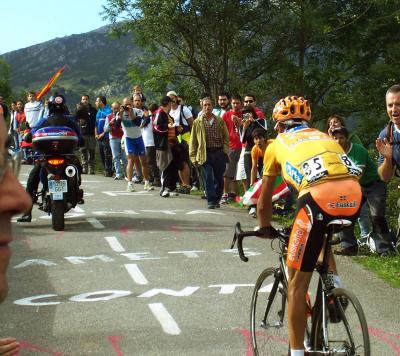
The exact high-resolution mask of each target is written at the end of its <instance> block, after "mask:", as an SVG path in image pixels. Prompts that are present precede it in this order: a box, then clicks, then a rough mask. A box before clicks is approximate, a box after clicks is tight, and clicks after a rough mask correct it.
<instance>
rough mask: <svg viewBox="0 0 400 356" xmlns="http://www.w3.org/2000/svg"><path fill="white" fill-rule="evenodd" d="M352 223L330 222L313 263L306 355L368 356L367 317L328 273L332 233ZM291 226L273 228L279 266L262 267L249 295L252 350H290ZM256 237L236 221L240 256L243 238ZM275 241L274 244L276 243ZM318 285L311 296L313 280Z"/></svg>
mask: <svg viewBox="0 0 400 356" xmlns="http://www.w3.org/2000/svg"><path fill="white" fill-rule="evenodd" d="M350 224H351V222H350V221H348V220H343V219H337V220H332V221H331V222H329V223H328V232H327V234H326V236H325V238H326V241H325V246H328V248H325V249H324V252H323V258H322V261H321V262H318V263H317V266H316V267H315V271H316V272H317V274H316V277H317V278H316V279H317V280H316V281H314V282H313V283H312V284H310V287H309V291H308V293H307V297H306V300H305V301H304V302H305V303H306V309H307V316H306V318H307V324H306V331H305V337H304V346H305V351H306V354H308V355H346V356H350V355H351V356H356V355H357V356H358V355H359V356H367V355H368V356H369V355H370V342H369V334H368V326H367V321H366V319H365V315H364V312H363V310H362V307H361V304H360V302H359V301H358V299H357V297H356V296H355V295H354V294H353V293H351V292H349V291H347V290H345V289H342V288H335V287H334V285H333V280H332V278H331V277H332V276H331V275H330V274H329V273H328V258H329V253H328V252H329V250H330V242H331V239H332V235H333V234H334V233H336V232H338V231H340V229H342V228H343V227H345V226H349V225H350ZM289 234H290V230H288V229H280V230H276V234H275V235H276V236H273V238H272V239H271V247H272V248H273V249H274V250H275V251H277V253H278V255H279V264H278V267H271V268H267V269H265V270H264V271H262V272H261V274H260V275H259V277H258V279H257V282H256V284H255V287H254V291H253V296H252V299H251V313H250V332H251V343H252V347H253V352H254V354H255V355H290V346H289V337H288V336H289V333H288V324H287V315H286V314H287V313H286V309H287V296H288V272H287V271H288V269H287V266H286V254H287V247H288V240H289ZM248 236H260V235H259V233H258V232H257V231H243V230H242V229H241V226H240V223H239V222H238V223H236V226H235V234H234V237H233V241H232V245H231V248H234V246H235V243H236V242H237V248H238V252H239V256H240V259H241V260H242V261H244V262H247V261H248V258H247V257H246V256H245V254H244V251H243V239H244V238H245V237H248ZM276 243H277V245H278V248H276V247H275V245H276ZM315 283H316V284H317V287H316V293H315V294H314V295H313V294H312V293H311V291H312V285H313V284H315Z"/></svg>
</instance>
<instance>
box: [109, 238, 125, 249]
mask: <svg viewBox="0 0 400 356" xmlns="http://www.w3.org/2000/svg"><path fill="white" fill-rule="evenodd" d="M104 238H105V240H106V241H107V242H108V244H109V245H110V247H111V248H112V249H113V250H114V251H115V252H124V251H125V248H124V246H122V245H121V244H120V242H119V241H118V240H117V238H116V237H115V236H105V237H104Z"/></svg>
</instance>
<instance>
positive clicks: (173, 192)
mask: <svg viewBox="0 0 400 356" xmlns="http://www.w3.org/2000/svg"><path fill="white" fill-rule="evenodd" d="M169 195H171V197H177V196H178V195H179V193H178V192H177V191H175V190H174V191H172V192H169Z"/></svg>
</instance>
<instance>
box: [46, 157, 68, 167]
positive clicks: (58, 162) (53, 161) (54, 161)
mask: <svg viewBox="0 0 400 356" xmlns="http://www.w3.org/2000/svg"><path fill="white" fill-rule="evenodd" d="M64 161H65V160H64V158H50V159H48V160H47V162H48V163H49V164H51V165H52V166H59V165H61V164H63V163H64Z"/></svg>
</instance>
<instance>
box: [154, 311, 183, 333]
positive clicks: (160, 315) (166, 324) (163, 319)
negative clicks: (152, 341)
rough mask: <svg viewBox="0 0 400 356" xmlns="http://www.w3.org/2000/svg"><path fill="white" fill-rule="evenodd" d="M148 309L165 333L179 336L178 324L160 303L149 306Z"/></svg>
mask: <svg viewBox="0 0 400 356" xmlns="http://www.w3.org/2000/svg"><path fill="white" fill-rule="evenodd" d="M149 308H150V310H151V312H152V313H153V314H154V316H155V317H156V319H157V320H158V321H159V323H160V324H161V327H162V329H163V330H164V332H165V333H167V334H170V335H179V334H180V333H181V329H180V328H179V326H178V324H177V323H176V321H175V320H174V318H173V317H172V316H171V314H170V313H168V310H167V309H166V308H165V307H164V305H163V304H162V303H152V304H149Z"/></svg>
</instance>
